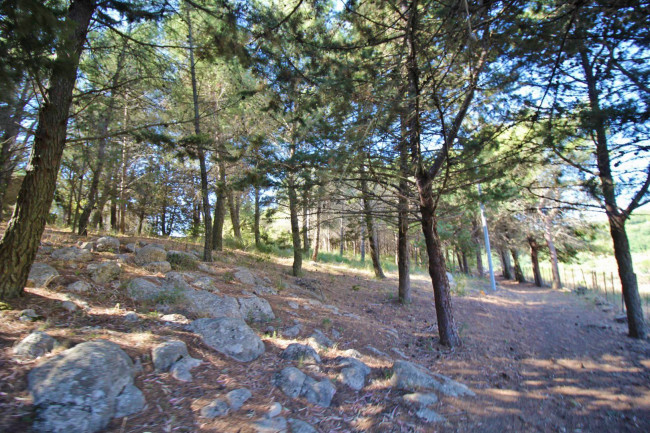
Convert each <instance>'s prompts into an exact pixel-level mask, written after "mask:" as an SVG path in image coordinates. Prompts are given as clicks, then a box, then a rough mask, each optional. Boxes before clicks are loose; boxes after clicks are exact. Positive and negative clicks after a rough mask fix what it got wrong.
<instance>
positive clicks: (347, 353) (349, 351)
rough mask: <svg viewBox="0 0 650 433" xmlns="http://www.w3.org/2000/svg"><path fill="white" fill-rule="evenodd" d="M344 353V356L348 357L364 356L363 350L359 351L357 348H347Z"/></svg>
mask: <svg viewBox="0 0 650 433" xmlns="http://www.w3.org/2000/svg"><path fill="white" fill-rule="evenodd" d="M342 353H343V356H344V357H346V358H355V359H361V358H362V357H363V355H362V354H361V352H359V351H358V350H356V349H346V350H344V351H343V352H342ZM364 365H365V364H364Z"/></svg>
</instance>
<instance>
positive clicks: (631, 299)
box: [579, 46, 648, 339]
mask: <svg viewBox="0 0 650 433" xmlns="http://www.w3.org/2000/svg"><path fill="white" fill-rule="evenodd" d="M579 54H580V61H581V63H582V67H583V70H584V72H585V79H586V81H587V91H588V94H589V106H590V109H591V116H590V120H591V121H592V122H593V130H594V131H595V132H596V161H597V163H598V174H599V178H600V186H601V188H602V193H603V199H604V202H605V211H606V213H607V221H608V222H609V232H610V234H611V236H612V242H613V244H614V257H615V258H616V264H617V265H618V276H619V278H620V279H621V290H622V292H623V299H624V300H625V307H626V308H627V323H628V331H629V335H630V337H633V338H640V339H644V338H646V336H647V334H646V332H647V331H646V325H645V318H644V316H643V306H642V304H641V297H640V296H639V286H638V282H637V279H636V274H635V273H634V265H633V263H632V254H631V253H630V244H629V242H628V239H627V233H626V231H625V220H626V219H627V217H628V216H629V214H630V212H631V211H632V210H633V209H634V208H635V207H634V206H638V205H639V202H640V198H642V197H643V195H644V191H645V192H647V190H648V184H647V183H646V184H645V185H644V186H643V187H642V189H641V190H639V191H638V192H637V194H636V196H635V201H633V202H632V203H631V204H630V206H629V207H628V209H626V210H625V211H622V210H621V209H619V207H618V204H617V202H616V185H615V182H614V176H613V174H612V169H611V161H610V157H609V148H608V144H607V129H606V124H605V114H604V113H603V112H602V110H601V108H600V101H599V94H598V87H597V85H596V77H595V76H594V72H593V67H592V65H591V63H590V61H589V53H588V52H587V50H586V48H585V47H584V46H583V47H581V49H580V51H579Z"/></svg>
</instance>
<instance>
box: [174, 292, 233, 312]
mask: <svg viewBox="0 0 650 433" xmlns="http://www.w3.org/2000/svg"><path fill="white" fill-rule="evenodd" d="M183 294H184V295H185V306H186V308H187V310H188V311H190V312H192V313H194V314H197V315H200V316H208V317H214V318H217V317H232V318H235V319H241V318H242V315H241V311H240V310H239V303H238V302H237V299H235V298H233V297H231V296H220V295H217V294H214V293H211V292H207V291H205V290H194V289H190V290H186V291H185V292H184V293H183Z"/></svg>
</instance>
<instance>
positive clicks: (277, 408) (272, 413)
mask: <svg viewBox="0 0 650 433" xmlns="http://www.w3.org/2000/svg"><path fill="white" fill-rule="evenodd" d="M282 409H284V408H283V407H282V405H281V404H280V403H278V402H277V401H276V402H273V403H271V406H270V407H269V410H268V412H266V417H267V418H274V417H276V416H278V415H280V414H281V413H282Z"/></svg>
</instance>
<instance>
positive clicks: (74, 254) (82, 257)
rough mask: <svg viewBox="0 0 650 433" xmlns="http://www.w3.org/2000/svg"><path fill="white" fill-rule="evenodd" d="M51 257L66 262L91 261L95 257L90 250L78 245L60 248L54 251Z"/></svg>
mask: <svg viewBox="0 0 650 433" xmlns="http://www.w3.org/2000/svg"><path fill="white" fill-rule="evenodd" d="M51 257H52V258H53V259H54V260H62V261H65V262H89V261H91V260H92V259H93V255H92V253H91V252H90V251H88V250H82V249H81V248H77V247H67V248H59V249H58V250H54V251H53V252H52V254H51Z"/></svg>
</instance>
